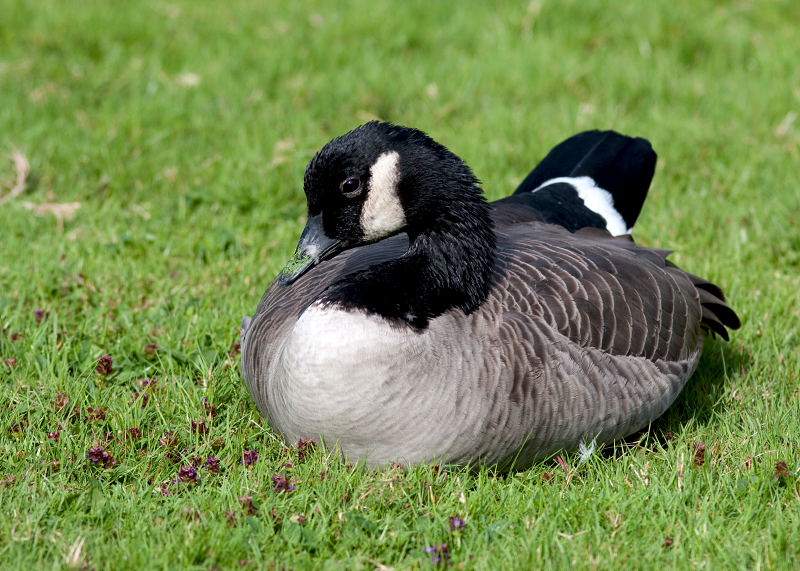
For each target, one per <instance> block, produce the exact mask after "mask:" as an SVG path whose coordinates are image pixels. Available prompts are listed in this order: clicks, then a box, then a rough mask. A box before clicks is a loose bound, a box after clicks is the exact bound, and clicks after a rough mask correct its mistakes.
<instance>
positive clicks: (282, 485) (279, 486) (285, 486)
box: [272, 474, 294, 494]
mask: <svg viewBox="0 0 800 571" xmlns="http://www.w3.org/2000/svg"><path fill="white" fill-rule="evenodd" d="M272 483H273V484H275V487H274V488H272V491H273V492H276V493H278V494H282V493H288V492H293V491H294V484H292V482H291V480H290V478H289V476H286V475H285V474H275V475H274V476H272Z"/></svg>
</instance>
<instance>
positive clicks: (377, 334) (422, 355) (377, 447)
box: [269, 305, 486, 464]
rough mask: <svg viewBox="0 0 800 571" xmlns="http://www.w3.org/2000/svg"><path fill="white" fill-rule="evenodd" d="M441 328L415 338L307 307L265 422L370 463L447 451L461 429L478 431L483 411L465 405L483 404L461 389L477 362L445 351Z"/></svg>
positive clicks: (282, 361)
mask: <svg viewBox="0 0 800 571" xmlns="http://www.w3.org/2000/svg"><path fill="white" fill-rule="evenodd" d="M448 319H451V318H448V317H447V316H443V317H441V318H439V319H438V320H436V321H440V320H444V321H447V320H448ZM451 326H452V324H451ZM448 330H449V328H448V327H447V326H446V325H444V324H435V323H434V324H432V327H430V328H429V329H428V330H426V331H424V332H422V333H417V332H415V331H413V330H411V329H410V328H408V327H396V326H392V325H391V324H390V323H389V322H387V321H386V320H384V319H383V318H381V317H378V316H368V315H366V314H365V313H361V312H358V311H343V310H340V309H336V308H322V307H320V306H319V305H314V306H311V307H310V308H309V309H307V310H306V311H305V312H304V313H303V315H302V316H301V317H300V319H299V320H298V321H297V323H296V325H295V327H294V329H293V331H292V333H291V334H290V336H289V338H288V339H287V342H286V344H285V346H284V348H283V352H282V353H281V356H280V358H279V362H278V363H277V367H276V369H275V382H274V383H273V384H272V387H273V388H272V390H271V394H270V399H269V400H270V405H269V418H270V424H272V425H273V426H274V427H275V428H277V429H278V430H279V431H281V432H283V433H284V435H285V437H286V439H287V440H288V441H289V442H297V440H299V439H300V438H315V439H316V438H322V439H323V440H324V442H325V444H326V446H328V447H329V448H332V447H333V446H335V445H337V444H338V445H339V446H340V447H341V449H342V450H343V451H344V452H345V454H346V455H347V456H350V457H361V458H363V457H367V458H368V462H369V463H371V464H374V463H376V462H377V463H385V462H388V461H400V462H403V463H413V462H426V461H433V460H435V459H436V458H443V457H444V456H447V455H449V454H451V453H452V452H453V450H451V448H452V446H453V443H454V442H455V441H456V440H459V441H463V440H464V436H465V435H464V434H463V432H464V429H465V427H469V426H476V427H477V426H478V425H479V424H480V420H481V418H480V416H481V411H480V408H481V407H480V406H474V405H475V404H476V403H475V402H471V401H473V400H483V399H482V396H481V395H480V394H478V392H479V391H475V390H474V389H475V387H474V386H472V387H471V388H472V391H468V390H466V388H467V387H466V386H465V385H472V383H462V382H460V380H461V378H462V376H463V372H464V371H469V370H470V369H472V370H475V367H477V366H478V364H477V363H471V362H470V361H472V360H473V359H474V358H475V357H474V356H472V355H464V354H463V352H462V351H454V350H452V349H453V343H452V342H451V339H449V338H448V336H447V334H446V333H445V332H446V331H448ZM456 330H458V329H456ZM479 356H480V357H481V359H483V358H485V357H486V356H485V355H479ZM484 396H485V395H484ZM459 433H460V434H459ZM459 437H460V438H459Z"/></svg>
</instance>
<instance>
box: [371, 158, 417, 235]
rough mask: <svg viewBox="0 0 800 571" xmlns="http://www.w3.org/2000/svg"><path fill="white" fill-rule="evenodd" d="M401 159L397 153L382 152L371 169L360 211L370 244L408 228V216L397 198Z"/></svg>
mask: <svg viewBox="0 0 800 571" xmlns="http://www.w3.org/2000/svg"><path fill="white" fill-rule="evenodd" d="M399 159H400V154H399V153H398V152H397V151H391V152H388V153H383V154H382V155H381V156H380V157H378V160H377V161H375V164H374V165H372V167H371V168H370V175H371V176H370V183H369V193H368V194H367V200H366V201H365V202H364V208H363V209H362V211H361V229H362V230H363V232H364V237H365V238H366V239H367V240H368V241H375V240H380V239H381V238H384V237H386V236H389V235H391V234H394V233H395V232H397V231H398V230H400V229H401V228H403V227H404V226H405V225H406V214H405V212H404V211H403V205H402V204H400V197H399V196H398V195H397V185H398V184H399V182H400V173H399V172H398V169H397V163H398V161H399Z"/></svg>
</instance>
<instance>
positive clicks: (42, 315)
mask: <svg viewBox="0 0 800 571" xmlns="http://www.w3.org/2000/svg"><path fill="white" fill-rule="evenodd" d="M33 314H34V315H35V316H36V325H41V323H42V320H43V319H47V316H48V315H50V312H49V311H45V310H44V309H34V310H33Z"/></svg>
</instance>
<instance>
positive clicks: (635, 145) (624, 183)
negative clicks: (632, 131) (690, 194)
mask: <svg viewBox="0 0 800 571" xmlns="http://www.w3.org/2000/svg"><path fill="white" fill-rule="evenodd" d="M656 160H657V156H656V153H655V151H653V148H652V146H651V145H650V143H649V142H648V141H646V140H645V139H641V138H633V137H627V136H625V135H620V134H619V133H616V132H614V131H586V132H584V133H580V134H578V135H575V136H573V137H570V138H569V139H567V140H566V141H564V142H563V143H561V144H559V145H558V146H556V147H555V148H554V149H553V150H552V151H550V153H549V154H548V155H547V156H546V157H545V158H544V160H542V162H541V163H539V165H537V167H536V168H535V169H533V171H532V172H531V173H530V174H529V175H528V176H527V177H526V178H525V180H524V181H522V184H520V185H519V188H517V190H516V191H514V194H515V195H516V194H523V193H530V192H532V191H534V190H536V189H537V188H539V187H540V186H542V184H544V183H545V182H547V181H549V180H552V179H555V178H562V177H575V178H577V177H583V176H588V177H590V178H591V179H593V180H594V183H595V185H596V186H597V187H599V188H601V189H603V190H605V191H607V192H609V193H610V194H611V196H612V197H613V201H614V205H613V206H614V208H615V209H616V210H617V212H619V214H620V215H621V216H622V218H623V219H624V221H625V223H626V224H627V227H628V228H631V227H632V226H633V224H634V223H635V222H636V219H637V218H638V216H639V213H640V212H641V210H642V205H643V204H644V199H645V198H646V197H647V191H648V189H649V188H650V181H651V180H652V179H653V173H654V172H655V168H656ZM545 221H549V220H545ZM554 223H558V222H556V221H554Z"/></svg>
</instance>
